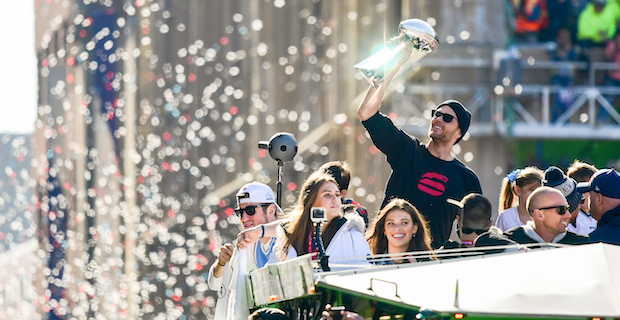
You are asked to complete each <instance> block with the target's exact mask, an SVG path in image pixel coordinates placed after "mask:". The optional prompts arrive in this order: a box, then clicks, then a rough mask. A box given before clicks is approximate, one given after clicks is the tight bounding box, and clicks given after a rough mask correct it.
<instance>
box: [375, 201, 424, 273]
mask: <svg viewBox="0 0 620 320" xmlns="http://www.w3.org/2000/svg"><path fill="white" fill-rule="evenodd" d="M366 239H367V240H368V244H369V245H370V250H371V251H372V253H373V254H403V253H406V252H414V251H430V250H432V248H431V233H430V230H429V227H428V223H427V222H426V219H425V218H424V216H422V215H421V214H420V212H418V210H417V209H416V208H415V207H414V206H413V205H412V204H411V203H409V202H408V201H407V200H404V199H401V198H394V199H393V200H391V201H390V202H388V204H387V205H386V206H385V207H383V209H381V211H379V214H377V217H376V218H375V220H374V221H373V223H371V225H370V226H369V227H368V231H367V232H366ZM426 260H428V259H426ZM393 261H396V262H393ZM402 262H415V259H414V258H411V257H409V258H405V260H392V261H387V262H384V261H380V262H376V263H377V264H391V263H402Z"/></svg>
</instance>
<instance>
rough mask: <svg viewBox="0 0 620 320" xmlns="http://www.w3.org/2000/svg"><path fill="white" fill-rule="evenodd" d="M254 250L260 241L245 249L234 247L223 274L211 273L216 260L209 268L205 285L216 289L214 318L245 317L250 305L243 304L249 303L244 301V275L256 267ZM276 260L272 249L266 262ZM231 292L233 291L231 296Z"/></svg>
mask: <svg viewBox="0 0 620 320" xmlns="http://www.w3.org/2000/svg"><path fill="white" fill-rule="evenodd" d="M272 241H276V239H275V238H274V239H272ZM256 250H261V249H260V241H256V243H254V245H253V246H252V247H250V248H248V249H245V250H239V249H238V248H235V251H234V252H233V257H231V259H230V261H229V262H228V263H226V265H225V266H224V275H222V276H221V277H219V278H216V277H215V276H214V275H213V273H214V270H215V265H216V264H217V260H215V262H213V264H212V265H211V267H210V268H209V275H208V277H207V285H208V286H209V289H211V290H213V291H217V304H216V305H215V318H214V319H243V320H245V319H247V317H248V315H249V307H250V306H249V305H248V306H247V307H246V306H245V305H247V304H248V303H249V302H247V301H246V300H247V299H246V297H247V296H248V294H249V293H248V292H246V290H245V288H246V285H245V281H246V275H247V274H248V273H249V272H250V271H252V270H254V269H256V268H257V266H256ZM216 259H217V258H216ZM276 262H278V258H277V255H276V254H275V250H273V251H272V252H271V254H270V255H269V261H268V262H267V264H272V263H276ZM231 293H234V294H233V296H232V297H231ZM231 310H234V311H231ZM246 313H247V315H246ZM233 316H234V318H233Z"/></svg>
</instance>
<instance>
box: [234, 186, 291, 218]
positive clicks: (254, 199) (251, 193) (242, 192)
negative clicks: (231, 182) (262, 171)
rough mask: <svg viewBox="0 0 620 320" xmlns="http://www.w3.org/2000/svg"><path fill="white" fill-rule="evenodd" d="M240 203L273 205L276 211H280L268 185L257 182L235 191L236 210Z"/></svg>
mask: <svg viewBox="0 0 620 320" xmlns="http://www.w3.org/2000/svg"><path fill="white" fill-rule="evenodd" d="M242 203H273V204H275V205H276V208H277V209H278V210H280V211H282V209H281V208H280V206H278V204H277V203H276V197H275V196H274V194H273V190H271V188H270V187H269V186H268V185H266V184H264V183H260V182H257V181H254V182H250V183H247V184H245V185H244V186H243V187H241V189H239V191H237V209H239V205H241V204H242Z"/></svg>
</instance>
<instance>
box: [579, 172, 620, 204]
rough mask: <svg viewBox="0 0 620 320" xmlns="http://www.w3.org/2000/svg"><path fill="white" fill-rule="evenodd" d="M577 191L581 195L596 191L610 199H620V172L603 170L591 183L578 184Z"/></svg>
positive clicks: (596, 174) (593, 177)
mask: <svg viewBox="0 0 620 320" xmlns="http://www.w3.org/2000/svg"><path fill="white" fill-rule="evenodd" d="M577 191H579V192H581V193H585V192H590V191H594V192H596V193H600V194H602V195H604V196H606V197H608V198H615V199H620V172H618V171H616V170H614V169H601V170H599V171H597V172H596V173H595V174H594V175H593V176H592V178H590V181H588V182H581V183H578V184H577Z"/></svg>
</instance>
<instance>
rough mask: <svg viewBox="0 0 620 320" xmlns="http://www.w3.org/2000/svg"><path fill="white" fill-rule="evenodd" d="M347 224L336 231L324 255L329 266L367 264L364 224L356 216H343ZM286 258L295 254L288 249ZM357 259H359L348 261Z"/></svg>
mask: <svg viewBox="0 0 620 320" xmlns="http://www.w3.org/2000/svg"><path fill="white" fill-rule="evenodd" d="M345 217H346V219H347V222H345V223H344V225H342V227H340V229H338V231H337V232H336V234H335V235H334V238H332V241H330V243H329V246H327V248H326V249H325V254H326V255H328V256H329V263H330V266H331V265H333V264H358V265H359V264H362V265H367V264H369V262H368V260H367V259H366V256H368V255H371V254H372V253H371V252H370V247H369V246H368V241H366V238H364V229H365V223H364V220H363V219H362V217H360V216H359V215H357V214H350V215H346V216H345ZM290 249H291V250H289V253H288V258H289V259H292V258H296V257H297V252H296V251H295V249H294V248H293V246H291V247H290ZM348 258H359V259H348Z"/></svg>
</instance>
